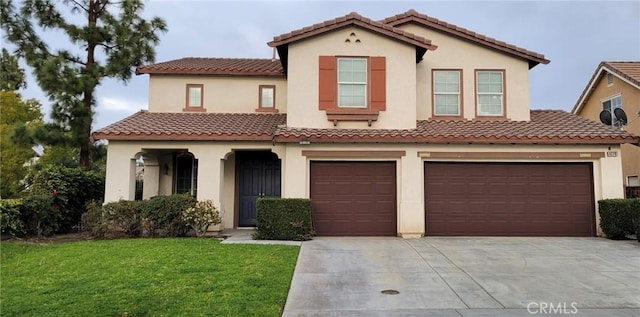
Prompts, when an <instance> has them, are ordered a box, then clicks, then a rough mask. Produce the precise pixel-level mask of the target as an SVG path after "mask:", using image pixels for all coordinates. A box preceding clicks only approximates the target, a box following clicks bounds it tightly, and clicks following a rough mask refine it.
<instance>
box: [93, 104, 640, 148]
mask: <svg viewBox="0 0 640 317" xmlns="http://www.w3.org/2000/svg"><path fill="white" fill-rule="evenodd" d="M93 137H94V138H95V139H106V140H166V141H171V140H208V141H215V140H222V141H231V140H250V141H274V142H285V143H286V142H300V141H301V140H309V141H311V142H312V143H335V142H348V143H354V142H364V143H378V142H405V143H441V144H442V143H461V144H494V143H496V144H621V143H633V144H640V137H638V136H635V135H633V134H630V133H628V132H624V131H620V130H618V129H615V128H613V127H611V126H606V125H603V124H599V123H596V122H594V121H591V120H588V119H584V118H581V117H578V116H576V115H572V114H569V113H567V112H564V111H560V110H533V111H531V121H493V120H491V121H482V120H470V121H468V120H420V121H418V122H417V128H416V129H303V128H291V127H287V126H286V115H285V114H261V113H188V112H181V113H167V112H147V111H140V112H137V113H135V114H133V115H131V116H129V117H127V118H125V119H123V120H120V121H118V122H116V123H114V124H112V125H110V126H107V127H105V128H103V129H100V130H98V131H96V132H94V133H93Z"/></svg>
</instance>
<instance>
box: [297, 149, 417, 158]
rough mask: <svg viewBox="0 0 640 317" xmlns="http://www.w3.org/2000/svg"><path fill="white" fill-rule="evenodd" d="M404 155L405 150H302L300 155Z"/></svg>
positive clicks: (388, 156) (379, 156)
mask: <svg viewBox="0 0 640 317" xmlns="http://www.w3.org/2000/svg"><path fill="white" fill-rule="evenodd" d="M405 155H407V152H406V151H315V150H303V151H302V156H306V157H344V158H401V157H403V156H405Z"/></svg>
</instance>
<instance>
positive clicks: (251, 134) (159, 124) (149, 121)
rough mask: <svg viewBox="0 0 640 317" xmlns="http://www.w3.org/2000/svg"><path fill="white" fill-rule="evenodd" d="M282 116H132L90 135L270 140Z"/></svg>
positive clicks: (216, 114)
mask: <svg viewBox="0 0 640 317" xmlns="http://www.w3.org/2000/svg"><path fill="white" fill-rule="evenodd" d="M285 123H286V115H284V114H269V113H264V114H263V113H194V112H179V113H174V112H148V111H145V110H142V111H139V112H137V113H134V114H133V115H131V116H129V117H127V118H124V119H122V120H120V121H118V122H116V123H114V124H111V125H109V126H107V127H105V128H102V129H100V130H98V131H96V132H94V133H93V138H94V139H96V140H99V139H105V140H167V141H170V140H250V141H271V139H272V138H273V134H274V133H275V130H276V128H277V127H278V125H281V124H285Z"/></svg>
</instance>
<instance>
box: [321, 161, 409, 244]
mask: <svg viewBox="0 0 640 317" xmlns="http://www.w3.org/2000/svg"><path fill="white" fill-rule="evenodd" d="M310 174H311V175H310V176H311V184H310V196H311V202H312V204H313V222H314V227H315V230H316V234H318V235H321V236H395V235H396V232H397V229H396V163H395V162H326V161H315V162H311V173H310Z"/></svg>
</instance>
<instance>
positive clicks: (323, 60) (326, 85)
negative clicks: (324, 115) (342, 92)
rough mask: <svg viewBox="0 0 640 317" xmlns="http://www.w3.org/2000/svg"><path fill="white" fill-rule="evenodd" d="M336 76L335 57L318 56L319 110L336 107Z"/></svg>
mask: <svg viewBox="0 0 640 317" xmlns="http://www.w3.org/2000/svg"><path fill="white" fill-rule="evenodd" d="M337 76H338V74H337V66H336V57H335V56H320V80H319V82H320V87H319V90H318V93H319V97H320V100H319V107H320V110H327V109H332V108H336V104H337V102H336V100H337V93H336V89H337V86H338V82H337V80H338V78H337Z"/></svg>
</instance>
